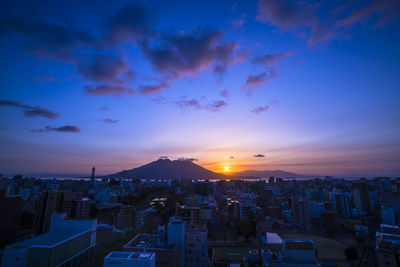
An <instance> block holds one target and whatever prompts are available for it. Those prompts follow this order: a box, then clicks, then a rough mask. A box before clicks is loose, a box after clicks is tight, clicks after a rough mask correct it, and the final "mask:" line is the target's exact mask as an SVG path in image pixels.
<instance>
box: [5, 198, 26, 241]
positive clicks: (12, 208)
mask: <svg viewBox="0 0 400 267" xmlns="http://www.w3.org/2000/svg"><path fill="white" fill-rule="evenodd" d="M22 206H23V199H22V198H21V197H20V196H6V195H5V190H1V191H0V249H1V248H3V247H4V246H5V245H7V244H10V243H12V242H13V241H14V239H15V238H16V236H17V234H18V228H19V224H20V218H21V214H22Z"/></svg>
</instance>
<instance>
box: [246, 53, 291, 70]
mask: <svg viewBox="0 0 400 267" xmlns="http://www.w3.org/2000/svg"><path fill="white" fill-rule="evenodd" d="M291 54H292V52H291V51H286V52H283V53H280V54H266V55H263V56H256V57H254V58H253V59H252V61H251V62H252V63H254V64H260V65H264V66H267V67H274V66H276V65H277V64H278V61H279V60H281V59H283V58H285V57H287V56H289V55H291Z"/></svg>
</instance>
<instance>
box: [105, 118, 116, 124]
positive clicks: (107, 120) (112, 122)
mask: <svg viewBox="0 0 400 267" xmlns="http://www.w3.org/2000/svg"><path fill="white" fill-rule="evenodd" d="M102 121H103V122H105V123H111V124H115V123H118V122H119V120H113V119H102Z"/></svg>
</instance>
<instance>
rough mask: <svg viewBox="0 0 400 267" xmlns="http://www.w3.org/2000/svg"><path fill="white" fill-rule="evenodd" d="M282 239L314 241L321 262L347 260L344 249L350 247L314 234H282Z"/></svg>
mask: <svg viewBox="0 0 400 267" xmlns="http://www.w3.org/2000/svg"><path fill="white" fill-rule="evenodd" d="M280 236H281V238H282V239H311V240H313V241H314V244H315V246H316V248H317V249H318V258H319V259H321V260H327V259H332V260H346V256H345V255H344V249H346V248H348V247H349V246H348V245H347V244H345V243H342V242H339V241H337V240H334V239H330V238H327V237H323V236H317V235H312V234H309V235H308V234H291V233H288V234H281V235H280Z"/></svg>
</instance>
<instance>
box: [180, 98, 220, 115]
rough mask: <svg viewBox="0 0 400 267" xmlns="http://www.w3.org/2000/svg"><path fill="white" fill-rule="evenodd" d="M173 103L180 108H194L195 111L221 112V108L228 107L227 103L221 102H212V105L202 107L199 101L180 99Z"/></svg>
mask: <svg viewBox="0 0 400 267" xmlns="http://www.w3.org/2000/svg"><path fill="white" fill-rule="evenodd" d="M173 103H174V104H175V105H176V106H178V107H180V108H194V109H196V110H208V111H211V112H218V111H220V110H221V108H223V107H224V106H227V105H228V103H226V102H225V101H223V100H219V101H214V102H212V103H209V104H205V105H203V104H202V103H201V100H198V99H190V100H186V99H182V100H179V101H173Z"/></svg>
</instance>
